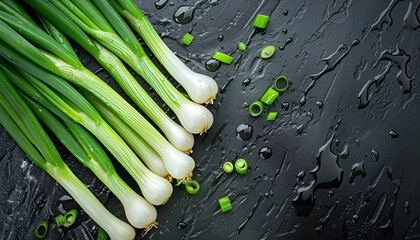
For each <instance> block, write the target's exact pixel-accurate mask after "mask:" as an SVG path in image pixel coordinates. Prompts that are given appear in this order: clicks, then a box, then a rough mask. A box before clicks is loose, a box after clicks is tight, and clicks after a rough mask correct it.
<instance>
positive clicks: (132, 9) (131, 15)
mask: <svg viewBox="0 0 420 240" xmlns="http://www.w3.org/2000/svg"><path fill="white" fill-rule="evenodd" d="M110 2H111V4H112V5H113V6H114V7H115V9H116V10H117V11H118V12H119V13H120V14H121V16H123V17H124V18H125V20H126V21H127V22H128V23H129V24H130V25H131V27H132V28H133V29H134V30H135V31H136V32H137V33H138V34H139V35H140V36H141V38H142V39H143V40H144V41H145V42H146V44H147V46H148V47H149V48H150V49H151V50H152V52H153V54H154V55H155V56H156V58H157V59H159V62H161V63H162V65H163V66H164V67H165V68H166V70H168V72H169V73H170V74H171V75H172V76H173V77H174V78H175V80H176V81H177V82H179V83H180V84H181V86H182V87H183V88H184V89H185V90H186V91H187V93H188V95H189V96H190V98H191V99H192V100H193V101H194V102H196V103H209V102H213V99H215V98H216V94H217V89H218V86H217V84H216V82H215V81H214V80H213V79H212V78H210V77H208V76H206V75H203V74H200V73H196V72H194V71H192V70H191V69H190V68H188V67H187V66H186V65H185V63H184V62H182V61H181V60H180V59H179V58H178V57H177V56H176V55H175V54H174V53H173V52H172V51H171V49H169V47H168V46H167V45H166V44H165V43H164V42H163V40H162V39H161V38H160V37H159V35H158V33H157V32H156V30H155V29H154V28H153V26H152V24H151V23H150V22H149V20H148V19H147V17H146V16H145V15H144V14H143V12H142V11H141V10H140V9H139V8H138V7H137V6H136V4H135V3H134V2H133V1H132V0H110Z"/></svg>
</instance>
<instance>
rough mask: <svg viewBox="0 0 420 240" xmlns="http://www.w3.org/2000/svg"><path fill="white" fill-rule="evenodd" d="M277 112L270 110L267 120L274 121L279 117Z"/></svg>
mask: <svg viewBox="0 0 420 240" xmlns="http://www.w3.org/2000/svg"><path fill="white" fill-rule="evenodd" d="M277 114H278V113H277V112H270V113H269V114H268V116H267V121H273V120H274V119H276V117H277Z"/></svg>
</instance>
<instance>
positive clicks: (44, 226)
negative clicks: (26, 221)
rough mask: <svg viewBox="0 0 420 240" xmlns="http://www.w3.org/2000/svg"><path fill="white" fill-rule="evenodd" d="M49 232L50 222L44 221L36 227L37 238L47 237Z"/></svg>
mask: <svg viewBox="0 0 420 240" xmlns="http://www.w3.org/2000/svg"><path fill="white" fill-rule="evenodd" d="M47 232H48V223H47V222H42V223H41V224H39V225H38V227H37V228H36V231H35V234H36V236H37V238H43V237H45V235H47Z"/></svg>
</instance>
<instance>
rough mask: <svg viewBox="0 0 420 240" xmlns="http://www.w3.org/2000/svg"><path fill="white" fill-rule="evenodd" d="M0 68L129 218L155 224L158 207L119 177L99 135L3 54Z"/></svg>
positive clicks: (135, 222) (140, 224)
mask: <svg viewBox="0 0 420 240" xmlns="http://www.w3.org/2000/svg"><path fill="white" fill-rule="evenodd" d="M0 70H1V71H2V72H3V73H4V75H5V76H6V77H7V78H8V79H9V80H10V82H12V83H13V85H14V86H15V87H16V88H17V89H19V90H20V92H21V93H22V94H21V95H22V98H23V99H24V100H25V102H26V104H27V105H28V106H29V107H30V108H31V109H32V111H33V112H34V113H35V115H36V116H37V117H38V119H39V120H41V121H42V122H43V123H44V124H45V125H46V126H47V127H48V128H49V129H50V130H51V132H52V133H53V134H54V135H55V136H57V138H58V139H59V140H60V141H61V142H62V143H63V145H64V146H65V147H66V148H67V149H68V150H69V151H70V152H71V153H72V154H73V155H74V156H75V157H76V158H77V159H78V160H79V161H80V162H81V163H83V164H84V165H86V166H87V167H88V168H89V169H91V170H92V171H93V172H94V174H95V175H96V176H97V177H98V178H99V179H100V180H101V181H102V182H103V183H104V184H105V185H106V186H107V187H108V188H109V189H110V190H111V191H112V192H113V193H114V195H115V196H117V198H118V199H120V201H121V203H122V204H123V206H124V210H125V213H126V216H127V219H128V221H129V222H130V223H131V224H132V225H133V226H135V227H136V228H147V227H149V226H152V225H154V223H155V220H156V217H157V213H156V209H155V208H154V207H153V206H152V205H151V204H150V203H149V202H147V201H146V200H145V199H144V198H142V197H141V196H139V195H138V194H137V193H136V192H134V191H133V190H132V189H131V188H130V187H129V186H128V185H127V184H126V183H125V182H124V181H123V180H122V179H121V178H120V176H119V175H118V174H117V172H116V171H115V168H114V166H113V165H112V163H111V160H110V159H109V158H108V156H107V155H106V153H105V152H104V150H103V149H102V147H101V146H100V145H99V143H98V142H97V141H96V139H95V138H94V137H93V136H92V135H91V134H90V133H89V132H88V131H87V130H86V129H85V128H84V127H82V126H81V125H80V124H78V123H76V122H75V121H73V120H72V119H71V118H70V117H68V116H67V115H66V114H65V113H63V112H62V111H60V110H59V109H58V108H57V107H55V106H54V105H53V104H52V103H51V102H49V101H48V100H47V99H46V98H45V97H44V96H43V95H42V93H41V92H40V91H38V89H36V88H35V87H34V86H33V85H31V84H30V83H29V82H28V80H26V79H25V78H24V77H23V76H22V75H20V74H19V73H18V72H17V71H16V70H15V69H13V68H12V67H11V66H10V65H9V64H8V63H7V62H5V60H3V59H2V58H0ZM28 96H30V97H28ZM35 99H36V100H35ZM38 102H39V103H42V105H43V106H45V107H43V106H42V105H41V104H39V103H38ZM47 109H48V110H47ZM53 113H54V114H56V115H57V117H56V116H55V115H54V114H53ZM58 118H60V119H58ZM18 126H20V125H19V124H18ZM21 129H22V127H21Z"/></svg>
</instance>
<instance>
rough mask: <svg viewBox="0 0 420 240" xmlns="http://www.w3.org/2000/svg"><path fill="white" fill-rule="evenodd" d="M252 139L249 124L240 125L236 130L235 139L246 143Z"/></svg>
mask: <svg viewBox="0 0 420 240" xmlns="http://www.w3.org/2000/svg"><path fill="white" fill-rule="evenodd" d="M251 137H252V126H251V125H249V124H241V125H239V126H238V127H237V128H236V138H238V139H240V140H242V141H248V140H250V139H251Z"/></svg>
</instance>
